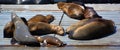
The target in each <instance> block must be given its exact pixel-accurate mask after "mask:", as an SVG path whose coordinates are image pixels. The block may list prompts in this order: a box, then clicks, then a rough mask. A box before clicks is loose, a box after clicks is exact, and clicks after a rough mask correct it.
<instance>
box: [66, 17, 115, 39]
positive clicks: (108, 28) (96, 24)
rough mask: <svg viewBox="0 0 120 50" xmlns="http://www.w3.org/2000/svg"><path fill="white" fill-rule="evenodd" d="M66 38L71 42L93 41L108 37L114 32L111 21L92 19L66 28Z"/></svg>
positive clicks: (113, 25)
mask: <svg viewBox="0 0 120 50" xmlns="http://www.w3.org/2000/svg"><path fill="white" fill-rule="evenodd" d="M66 32H67V33H68V37H69V38H70V39H73V40H93V39H100V38H103V37H106V36H109V35H111V34H113V33H115V32H116V28H115V24H114V22H113V21H112V20H107V19H102V18H93V19H83V20H81V21H79V22H78V23H76V24H73V25H71V26H69V27H68V28H67V31H66Z"/></svg>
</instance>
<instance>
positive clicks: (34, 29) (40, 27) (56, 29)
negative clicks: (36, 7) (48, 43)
mask: <svg viewBox="0 0 120 50" xmlns="http://www.w3.org/2000/svg"><path fill="white" fill-rule="evenodd" d="M28 27H29V30H30V32H31V34H32V35H39V36H40V35H46V34H58V35H61V36H63V35H65V32H64V29H63V27H61V26H58V25H53V24H48V23H43V22H39V23H29V24H28Z"/></svg>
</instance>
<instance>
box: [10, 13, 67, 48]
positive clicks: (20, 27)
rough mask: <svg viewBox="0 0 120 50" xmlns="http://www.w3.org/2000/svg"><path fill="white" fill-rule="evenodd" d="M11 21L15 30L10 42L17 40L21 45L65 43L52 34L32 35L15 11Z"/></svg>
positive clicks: (60, 44) (59, 44) (59, 45)
mask: <svg viewBox="0 0 120 50" xmlns="http://www.w3.org/2000/svg"><path fill="white" fill-rule="evenodd" d="M12 15H13V16H12V17H11V18H12V22H13V23H14V25H15V31H14V36H13V39H12V40H11V43H14V42H17V43H19V44H22V45H39V43H46V44H50V45H54V46H58V47H61V46H64V45H65V44H64V43H63V42H62V41H61V40H59V39H58V38H56V37H52V36H44V37H40V36H32V35H31V34H30V31H29V29H28V27H27V25H26V24H25V23H24V22H23V20H22V19H21V18H19V17H18V16H17V15H16V14H15V13H13V14H12Z"/></svg>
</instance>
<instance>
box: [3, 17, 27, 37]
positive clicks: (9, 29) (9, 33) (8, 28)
mask: <svg viewBox="0 0 120 50" xmlns="http://www.w3.org/2000/svg"><path fill="white" fill-rule="evenodd" d="M21 19H22V20H23V21H24V23H25V24H26V25H27V21H26V19H25V18H24V17H21ZM14 30H15V26H14V24H13V22H12V21H10V22H8V23H7V24H6V25H5V26H4V29H3V33H4V36H3V37H4V38H12V37H13V31H14Z"/></svg>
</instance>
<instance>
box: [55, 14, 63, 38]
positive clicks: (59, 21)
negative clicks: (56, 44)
mask: <svg viewBox="0 0 120 50" xmlns="http://www.w3.org/2000/svg"><path fill="white" fill-rule="evenodd" d="M63 16H64V13H63V14H62V16H61V19H60V21H59V26H60V25H61V22H62V19H63ZM55 36H56V34H54V37H55Z"/></svg>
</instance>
